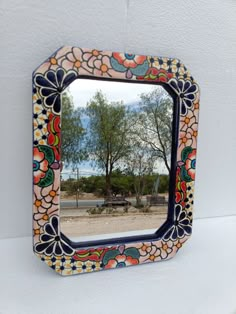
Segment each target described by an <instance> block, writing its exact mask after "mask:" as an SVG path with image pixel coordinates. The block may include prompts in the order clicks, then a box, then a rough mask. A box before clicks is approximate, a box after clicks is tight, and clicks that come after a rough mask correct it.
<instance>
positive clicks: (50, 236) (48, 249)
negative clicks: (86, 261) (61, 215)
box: [35, 216, 74, 256]
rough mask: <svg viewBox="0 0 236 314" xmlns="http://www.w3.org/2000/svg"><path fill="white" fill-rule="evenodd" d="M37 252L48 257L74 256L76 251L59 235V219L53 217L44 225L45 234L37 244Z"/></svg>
mask: <svg viewBox="0 0 236 314" xmlns="http://www.w3.org/2000/svg"><path fill="white" fill-rule="evenodd" d="M35 251H36V252H37V253H43V254H45V255H47V256H50V255H52V254H54V255H59V256H61V255H63V254H65V255H72V254H74V250H73V249H72V248H71V247H70V246H69V245H67V244H66V243H65V242H64V241H62V240H61V237H60V235H59V233H58V218H57V216H52V217H51V218H50V221H49V222H48V223H46V224H45V225H44V233H43V234H42V235H41V236H40V242H39V243H36V245H35Z"/></svg>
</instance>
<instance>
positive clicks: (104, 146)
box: [86, 91, 130, 196]
mask: <svg viewBox="0 0 236 314" xmlns="http://www.w3.org/2000/svg"><path fill="white" fill-rule="evenodd" d="M86 114H87V115H88V117H89V134H88V136H87V140H86V147H87V152H88V156H89V158H90V159H92V160H94V161H95V163H96V165H97V167H98V168H100V169H102V170H103V171H104V172H105V178H106V195H107V196H110V195H111V177H112V171H113V170H114V168H115V166H116V164H117V163H118V161H120V160H121V159H122V158H124V157H125V156H127V155H128V154H129V148H130V143H129V133H130V132H129V130H130V124H129V115H128V112H127V110H126V108H125V106H124V105H123V103H121V102H112V103H109V102H108V100H107V98H106V97H105V96H104V95H103V94H102V92H101V91H99V92H97V93H96V94H95V96H94V97H93V98H92V99H91V101H90V102H89V103H88V104H87V107H86Z"/></svg>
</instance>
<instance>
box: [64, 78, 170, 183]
mask: <svg viewBox="0 0 236 314" xmlns="http://www.w3.org/2000/svg"><path fill="white" fill-rule="evenodd" d="M156 87H157V86H155V87H154V86H153V85H151V84H140V83H139V84H137V83H124V82H112V81H98V80H89V79H77V80H75V81H74V82H73V83H72V84H71V85H70V86H69V88H68V89H69V91H70V94H71V95H72V97H73V101H74V105H75V107H85V106H86V104H87V102H88V101H90V99H91V98H92V97H93V96H94V95H95V93H96V92H97V91H98V90H101V91H102V92H103V94H105V95H106V97H107V99H108V100H109V101H121V100H122V101H123V102H124V104H126V105H136V104H137V102H139V100H140V94H142V93H149V92H150V91H151V90H153V88H156ZM159 88H160V89H161V90H162V91H163V92H164V93H167V92H166V91H165V90H164V88H162V87H160V86H159ZM85 120H86V117H85V116H84V115H82V124H83V125H84V126H85V125H86V124H87V122H88V121H87V122H86V121H85ZM157 170H158V172H159V173H167V171H166V168H165V165H164V163H163V162H158V166H157ZM79 173H80V176H90V175H93V174H94V175H96V174H101V171H100V170H99V169H97V168H95V167H92V165H91V162H90V161H84V162H82V163H80V164H79ZM62 177H63V179H68V178H69V177H71V178H76V171H74V172H73V171H72V169H71V168H70V167H69V168H64V169H63V172H62Z"/></svg>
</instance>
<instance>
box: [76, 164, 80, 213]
mask: <svg viewBox="0 0 236 314" xmlns="http://www.w3.org/2000/svg"><path fill="white" fill-rule="evenodd" d="M76 182H77V184H76V207H77V208H78V207H79V168H78V167H77V168H76Z"/></svg>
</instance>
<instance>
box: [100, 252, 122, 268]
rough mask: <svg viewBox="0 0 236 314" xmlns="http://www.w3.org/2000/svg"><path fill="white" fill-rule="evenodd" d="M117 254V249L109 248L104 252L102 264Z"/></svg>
mask: <svg viewBox="0 0 236 314" xmlns="http://www.w3.org/2000/svg"><path fill="white" fill-rule="evenodd" d="M119 254H120V251H119V250H110V251H108V252H106V253H105V255H104V256H103V259H102V262H103V264H104V265H106V264H107V263H108V262H109V260H111V259H114V258H115V257H116V256H117V255H119Z"/></svg>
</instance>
